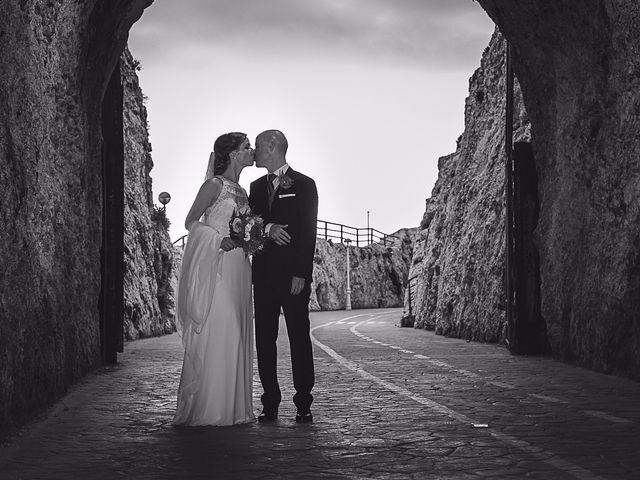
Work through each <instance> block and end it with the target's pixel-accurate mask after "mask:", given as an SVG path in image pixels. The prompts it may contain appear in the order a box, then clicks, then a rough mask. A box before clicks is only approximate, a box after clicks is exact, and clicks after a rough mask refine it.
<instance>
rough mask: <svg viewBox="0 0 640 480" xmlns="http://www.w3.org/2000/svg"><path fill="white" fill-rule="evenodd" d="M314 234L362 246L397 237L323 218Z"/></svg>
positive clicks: (183, 238) (179, 241) (389, 241)
mask: <svg viewBox="0 0 640 480" xmlns="http://www.w3.org/2000/svg"><path fill="white" fill-rule="evenodd" d="M188 235H189V234H188V233H187V234H186V235H183V236H181V237H180V238H179V239H177V240H176V241H175V242H173V244H174V245H177V246H179V247H180V248H184V245H185V241H186V238H187V236H188ZM316 235H317V237H318V238H323V239H324V240H331V241H332V242H333V241H335V242H338V243H345V241H346V240H349V241H351V242H353V244H354V245H355V246H356V247H364V246H366V245H371V244H372V243H381V244H382V245H384V246H387V244H389V245H393V243H394V240H395V239H397V238H398V237H396V236H395V235H387V234H386V233H384V232H381V231H380V230H376V229H375V228H356V227H350V226H348V225H343V224H341V223H333V222H327V221H325V220H318V224H317V227H316Z"/></svg>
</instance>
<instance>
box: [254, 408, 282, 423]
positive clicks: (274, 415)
mask: <svg viewBox="0 0 640 480" xmlns="http://www.w3.org/2000/svg"><path fill="white" fill-rule="evenodd" d="M277 419H278V410H277V409H276V410H267V409H266V408H265V409H264V410H262V413H261V414H260V415H258V421H259V422H260V423H265V422H275V421H276V420H277Z"/></svg>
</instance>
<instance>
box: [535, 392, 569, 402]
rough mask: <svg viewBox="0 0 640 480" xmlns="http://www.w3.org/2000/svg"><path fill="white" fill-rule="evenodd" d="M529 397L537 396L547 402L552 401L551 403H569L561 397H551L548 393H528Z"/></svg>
mask: <svg viewBox="0 0 640 480" xmlns="http://www.w3.org/2000/svg"><path fill="white" fill-rule="evenodd" d="M529 396H530V397H535V398H538V399H540V400H546V401H547V402H553V403H569V402H567V401H566V400H562V399H561V398H556V397H552V396H550V395H540V394H539V393H530V394H529Z"/></svg>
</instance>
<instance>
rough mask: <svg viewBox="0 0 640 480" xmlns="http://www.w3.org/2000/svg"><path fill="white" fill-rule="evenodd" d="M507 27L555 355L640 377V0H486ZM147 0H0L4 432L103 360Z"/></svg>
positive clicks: (0, 428) (0, 397)
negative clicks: (124, 59)
mask: <svg viewBox="0 0 640 480" xmlns="http://www.w3.org/2000/svg"><path fill="white" fill-rule="evenodd" d="M478 1H479V3H480V4H481V5H482V7H483V8H484V9H485V10H486V11H487V13H488V14H489V16H490V17H491V18H492V19H493V20H494V21H495V22H496V24H497V25H498V26H499V27H500V29H501V31H502V32H503V33H504V35H505V36H506V37H507V38H508V39H509V40H510V42H511V44H512V45H513V47H514V51H515V71H516V73H517V74H518V77H519V78H520V81H521V86H522V90H523V94H524V99H525V103H526V106H527V110H528V112H529V115H530V118H531V121H532V125H533V136H534V138H535V144H534V152H535V158H536V162H537V165H536V166H537V172H538V175H539V178H540V183H539V198H540V200H541V211H540V222H539V225H538V229H537V234H536V242H537V245H538V248H539V251H540V260H541V296H542V315H543V316H544V317H545V320H546V322H547V325H548V333H549V341H550V343H551V346H552V349H553V351H554V353H555V354H556V355H558V356H559V357H562V358H564V359H567V360H572V361H575V362H577V363H580V364H582V365H585V366H589V367H591V368H596V369H598V370H603V371H614V372H618V373H622V374H624V375H628V376H630V377H632V378H636V379H638V378H640V355H638V351H640V321H639V318H640V229H638V227H637V226H638V225H639V224H640V165H639V161H638V154H639V153H640V140H639V139H638V136H637V131H638V127H639V126H640V75H638V72H639V71H640V60H639V57H638V55H637V52H638V51H640V35H638V33H637V29H636V26H637V24H638V23H639V20H640V6H638V5H637V2H635V0H615V1H613V0H611V1H606V2H605V1H601V0H587V1H585V2H581V4H580V6H579V7H577V6H576V4H575V2H572V1H570V0H559V1H556V2H552V3H549V2H547V1H545V0H478ZM151 3H152V0H111V1H109V2H100V1H98V0H89V1H86V2H82V3H77V2H72V1H70V0H54V1H50V2H46V4H45V3H44V2H40V1H38V0H27V1H23V2H3V8H4V14H3V16H2V17H1V18H0V38H1V39H2V42H0V65H1V66H2V68H1V69H0V72H1V73H0V189H1V191H2V192H3V194H4V200H3V203H2V207H1V209H0V224H1V225H2V229H0V238H1V239H2V246H3V248H2V249H0V265H1V266H2V276H1V277H0V288H1V289H2V298H1V301H0V357H1V358H2V368H1V369H0V383H1V384H2V386H3V388H2V389H1V390H0V405H1V407H2V408H0V411H1V412H3V413H2V418H0V436H2V434H4V432H6V431H7V429H8V428H9V426H10V422H17V423H21V422H22V421H24V420H25V419H27V418H29V416H31V415H32V414H33V412H35V411H37V410H38V409H39V408H41V407H42V406H43V405H46V404H47V403H49V402H51V401H52V400H53V399H54V398H56V397H58V396H59V395H61V394H62V393H63V392H64V391H65V390H66V388H67V386H68V385H69V384H71V383H72V382H74V381H75V380H76V379H77V378H79V377H80V376H81V375H82V374H83V373H84V372H86V371H87V370H88V369H90V368H92V367H94V366H95V365H98V364H99V363H100V340H99V338H100V337H99V328H98V326H99V315H98V308H97V304H98V297H99V292H100V245H101V216H102V200H101V193H100V191H101V179H100V161H101V160H100V159H101V148H102V139H101V118H102V112H101V105H102V98H103V96H104V93H105V91H106V87H107V83H108V81H109V78H110V76H111V72H112V71H113V68H114V66H115V65H116V62H117V60H118V57H119V55H120V53H121V52H122V50H123V49H124V46H125V43H126V39H127V35H128V31H129V29H130V28H131V26H132V25H133V24H134V22H135V21H136V20H137V19H138V18H139V17H140V15H141V14H142V12H143V10H144V9H145V8H146V7H148V6H149V5H151Z"/></svg>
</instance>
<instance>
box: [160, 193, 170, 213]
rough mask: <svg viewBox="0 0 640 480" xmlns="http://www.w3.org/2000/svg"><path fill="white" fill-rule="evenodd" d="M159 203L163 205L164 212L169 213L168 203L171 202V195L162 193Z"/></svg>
mask: <svg viewBox="0 0 640 480" xmlns="http://www.w3.org/2000/svg"><path fill="white" fill-rule="evenodd" d="M158 201H159V202H160V203H161V204H162V210H164V211H165V212H166V211H167V203H169V202H170V201H171V195H169V193H168V192H160V195H158Z"/></svg>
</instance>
